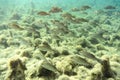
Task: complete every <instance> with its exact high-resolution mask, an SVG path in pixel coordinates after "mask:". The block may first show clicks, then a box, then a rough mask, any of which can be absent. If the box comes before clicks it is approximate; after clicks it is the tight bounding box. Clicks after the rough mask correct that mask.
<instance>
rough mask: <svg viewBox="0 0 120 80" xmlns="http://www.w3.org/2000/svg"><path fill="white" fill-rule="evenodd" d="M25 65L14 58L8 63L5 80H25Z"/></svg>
mask: <svg viewBox="0 0 120 80" xmlns="http://www.w3.org/2000/svg"><path fill="white" fill-rule="evenodd" d="M25 70H27V68H26V66H25V64H24V63H23V62H22V61H21V60H20V59H19V58H14V59H11V60H10V61H9V62H8V72H7V77H6V80H25Z"/></svg>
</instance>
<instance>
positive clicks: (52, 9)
mask: <svg viewBox="0 0 120 80" xmlns="http://www.w3.org/2000/svg"><path fill="white" fill-rule="evenodd" d="M49 12H50V13H58V12H62V8H59V7H56V6H55V7H52V8H51V9H50V11H49Z"/></svg>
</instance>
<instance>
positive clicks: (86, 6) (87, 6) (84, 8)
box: [80, 5, 91, 11]
mask: <svg viewBox="0 0 120 80" xmlns="http://www.w3.org/2000/svg"><path fill="white" fill-rule="evenodd" d="M88 9H91V7H90V6H89V5H84V6H82V7H81V8H80V10H81V11H85V10H88Z"/></svg>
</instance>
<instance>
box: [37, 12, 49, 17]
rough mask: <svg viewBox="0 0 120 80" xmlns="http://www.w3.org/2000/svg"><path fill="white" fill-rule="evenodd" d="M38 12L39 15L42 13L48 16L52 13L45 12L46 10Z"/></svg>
mask: <svg viewBox="0 0 120 80" xmlns="http://www.w3.org/2000/svg"><path fill="white" fill-rule="evenodd" d="M37 14H38V15H41V16H48V15H50V13H48V12H45V11H40V12H38V13H37Z"/></svg>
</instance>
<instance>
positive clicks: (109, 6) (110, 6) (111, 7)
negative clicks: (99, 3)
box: [104, 5, 116, 9]
mask: <svg viewBox="0 0 120 80" xmlns="http://www.w3.org/2000/svg"><path fill="white" fill-rule="evenodd" d="M104 9H116V7H115V6H112V5H108V6H106V7H104Z"/></svg>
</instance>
